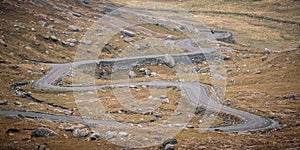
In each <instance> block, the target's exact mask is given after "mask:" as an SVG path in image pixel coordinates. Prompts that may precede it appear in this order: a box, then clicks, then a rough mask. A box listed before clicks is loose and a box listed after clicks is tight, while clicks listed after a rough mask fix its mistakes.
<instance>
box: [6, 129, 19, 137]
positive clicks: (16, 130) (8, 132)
mask: <svg viewBox="0 0 300 150" xmlns="http://www.w3.org/2000/svg"><path fill="white" fill-rule="evenodd" d="M17 132H20V130H19V129H16V128H10V129H7V130H6V134H8V135H14V133H17Z"/></svg>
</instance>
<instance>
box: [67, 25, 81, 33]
mask: <svg viewBox="0 0 300 150" xmlns="http://www.w3.org/2000/svg"><path fill="white" fill-rule="evenodd" d="M68 30H70V31H73V32H80V31H81V30H80V28H79V27H77V26H74V25H69V26H68Z"/></svg>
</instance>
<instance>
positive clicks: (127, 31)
mask: <svg viewBox="0 0 300 150" xmlns="http://www.w3.org/2000/svg"><path fill="white" fill-rule="evenodd" d="M121 34H122V35H124V36H129V37H135V36H136V34H135V33H134V32H132V31H129V30H123V31H121Z"/></svg>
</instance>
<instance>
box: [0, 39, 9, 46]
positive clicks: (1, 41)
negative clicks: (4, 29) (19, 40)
mask: <svg viewBox="0 0 300 150" xmlns="http://www.w3.org/2000/svg"><path fill="white" fill-rule="evenodd" d="M0 44H1V45H3V46H5V47H7V44H6V43H5V42H4V40H3V39H0Z"/></svg>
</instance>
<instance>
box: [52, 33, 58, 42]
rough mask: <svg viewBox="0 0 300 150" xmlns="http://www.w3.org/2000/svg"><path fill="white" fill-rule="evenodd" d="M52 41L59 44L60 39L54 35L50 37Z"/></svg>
mask: <svg viewBox="0 0 300 150" xmlns="http://www.w3.org/2000/svg"><path fill="white" fill-rule="evenodd" d="M50 39H51V40H52V41H53V42H57V41H58V40H59V39H58V38H57V37H56V36H54V35H51V36H50Z"/></svg>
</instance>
